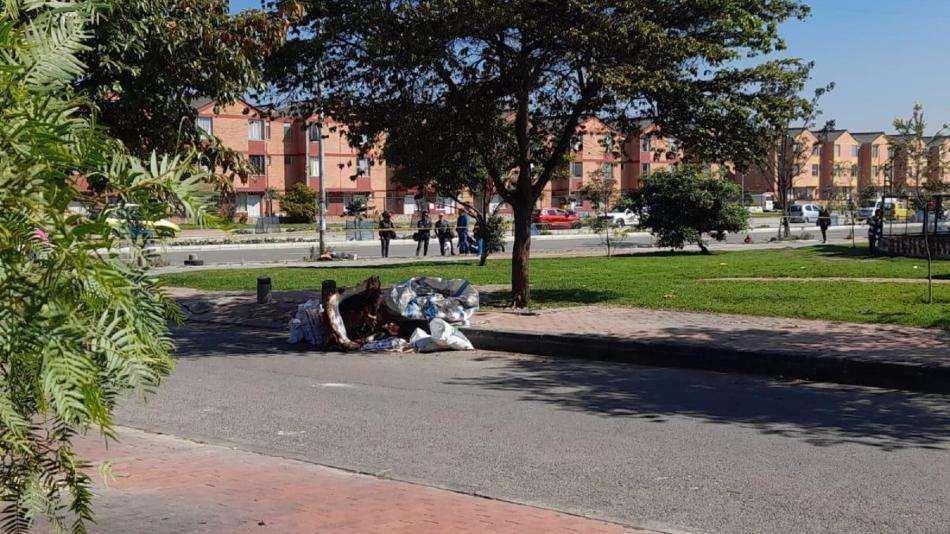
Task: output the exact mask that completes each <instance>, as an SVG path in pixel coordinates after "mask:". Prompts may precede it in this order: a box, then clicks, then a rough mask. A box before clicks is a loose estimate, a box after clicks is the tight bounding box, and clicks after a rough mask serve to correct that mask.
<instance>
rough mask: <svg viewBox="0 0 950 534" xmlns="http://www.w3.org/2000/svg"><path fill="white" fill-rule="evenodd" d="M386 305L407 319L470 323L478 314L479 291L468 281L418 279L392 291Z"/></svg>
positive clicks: (410, 280) (391, 311)
mask: <svg viewBox="0 0 950 534" xmlns="http://www.w3.org/2000/svg"><path fill="white" fill-rule="evenodd" d="M384 304H385V305H386V309H387V310H388V311H389V312H390V313H392V314H396V315H398V316H400V317H402V318H404V319H408V320H416V321H418V320H424V321H431V320H433V319H443V320H445V321H447V322H449V323H453V324H459V323H461V324H468V321H469V319H471V317H472V315H473V314H474V313H475V312H476V311H478V290H477V289H475V287H474V286H472V284H471V283H469V281H468V280H462V279H456V280H443V279H441V278H435V277H429V276H417V277H414V278H410V279H409V280H405V281H403V282H400V283H398V284H396V285H394V286H393V287H392V288H391V289H389V290H388V291H387V292H386V293H385V298H384Z"/></svg>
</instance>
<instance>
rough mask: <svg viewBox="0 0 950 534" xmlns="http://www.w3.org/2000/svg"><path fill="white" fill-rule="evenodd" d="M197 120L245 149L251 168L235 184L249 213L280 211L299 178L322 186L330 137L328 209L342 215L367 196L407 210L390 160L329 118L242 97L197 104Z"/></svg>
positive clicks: (241, 207) (238, 201)
mask: <svg viewBox="0 0 950 534" xmlns="http://www.w3.org/2000/svg"><path fill="white" fill-rule="evenodd" d="M195 107H196V109H197V112H198V118H197V125H198V126H199V127H200V128H203V129H204V130H205V131H207V132H209V133H211V134H213V135H216V136H217V137H218V138H219V139H221V142H222V143H223V144H224V145H225V146H228V147H229V148H231V149H234V150H237V151H239V152H241V153H242V154H244V155H245V156H246V157H247V159H248V162H249V163H250V166H251V168H252V169H253V172H252V175H251V177H250V178H249V179H248V180H247V182H246V183H242V182H240V181H238V182H236V183H235V184H234V189H235V198H234V202H235V205H236V211H237V212H239V213H246V214H247V216H248V218H249V219H252V220H253V219H255V218H257V217H260V216H267V215H276V214H279V213H280V203H279V201H278V200H277V198H276V196H277V195H280V194H283V193H285V192H286V191H287V190H289V189H290V188H292V187H293V186H294V184H296V183H299V182H306V183H307V184H308V185H309V186H310V187H312V188H313V189H315V190H316V189H317V188H318V181H319V175H320V157H319V155H320V143H321V142H322V143H324V144H325V146H324V157H325V160H324V162H323V173H324V188H325V190H326V193H327V214H328V215H330V216H339V215H342V214H343V211H344V210H345V206H346V205H347V204H348V203H350V202H352V201H353V200H356V199H363V200H365V201H367V203H368V204H369V205H370V206H373V207H375V208H376V209H379V210H380V211H382V210H383V209H389V210H393V211H397V210H398V211H397V212H398V213H402V209H401V208H402V203H403V202H404V200H405V193H404V191H402V190H400V189H399V188H397V187H395V186H393V184H392V181H391V177H390V173H389V172H388V169H387V167H386V164H385V162H384V161H373V160H371V159H369V158H362V157H360V156H359V151H358V150H357V148H355V147H352V146H350V144H349V142H348V140H347V139H346V137H345V134H344V132H343V131H342V130H341V129H339V128H334V126H335V125H334V124H333V123H330V122H328V123H326V124H325V125H324V128H322V130H321V128H320V126H319V125H318V124H317V122H318V121H317V120H316V117H311V118H310V120H308V121H306V122H307V123H308V124H309V125H310V126H306V125H305V121H304V120H302V119H300V118H294V117H290V116H282V115H281V114H280V113H279V112H278V113H274V112H269V110H265V109H262V108H259V107H256V106H253V105H250V104H248V103H246V102H236V103H234V104H232V105H230V106H223V107H222V108H221V109H218V110H217V111H216V110H215V102H213V101H210V100H206V101H199V102H197V103H196V104H195Z"/></svg>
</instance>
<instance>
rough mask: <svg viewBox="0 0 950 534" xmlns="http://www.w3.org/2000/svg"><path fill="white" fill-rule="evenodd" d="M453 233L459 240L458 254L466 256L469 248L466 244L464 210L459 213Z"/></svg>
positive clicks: (465, 215) (466, 219)
mask: <svg viewBox="0 0 950 534" xmlns="http://www.w3.org/2000/svg"><path fill="white" fill-rule="evenodd" d="M455 233H456V234H458V239H459V254H468V253H469V252H471V247H470V246H469V243H468V240H469V236H468V214H466V213H465V210H462V212H461V213H459V218H458V220H457V221H456V222H455Z"/></svg>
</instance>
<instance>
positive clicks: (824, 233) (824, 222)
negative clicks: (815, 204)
mask: <svg viewBox="0 0 950 534" xmlns="http://www.w3.org/2000/svg"><path fill="white" fill-rule="evenodd" d="M829 226H831V212H830V211H828V208H827V207H823V208H821V211H819V212H818V228H820V229H821V242H822V243H825V242H827V241H828V227H829Z"/></svg>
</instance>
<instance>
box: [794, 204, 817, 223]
mask: <svg viewBox="0 0 950 534" xmlns="http://www.w3.org/2000/svg"><path fill="white" fill-rule="evenodd" d="M820 211H821V207H819V206H818V205H817V204H794V205H791V206H789V207H788V222H793V223H817V222H818V213H819V212H820Z"/></svg>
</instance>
